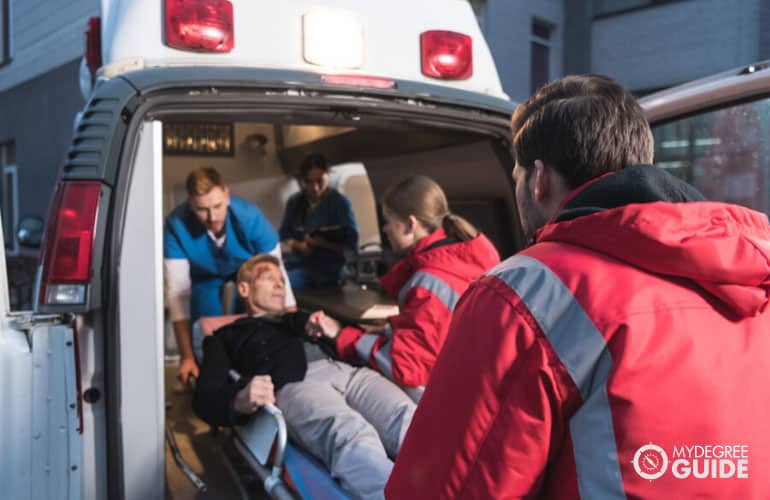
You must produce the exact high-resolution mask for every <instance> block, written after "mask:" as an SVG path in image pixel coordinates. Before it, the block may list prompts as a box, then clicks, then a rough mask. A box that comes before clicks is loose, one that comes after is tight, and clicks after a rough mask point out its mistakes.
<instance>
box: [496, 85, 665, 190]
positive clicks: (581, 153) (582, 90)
mask: <svg viewBox="0 0 770 500" xmlns="http://www.w3.org/2000/svg"><path fill="white" fill-rule="evenodd" d="M511 131H512V132H513V148H514V153H515V155H516V161H517V163H518V164H519V165H521V166H522V167H525V168H527V169H528V170H529V169H530V168H531V167H532V166H533V165H534V163H535V160H542V161H543V162H545V163H547V164H549V165H551V166H553V167H554V168H555V169H556V170H557V171H558V172H559V173H560V174H561V175H562V176H563V177H564V179H565V180H566V182H567V184H568V185H569V186H570V187H571V188H575V187H577V186H579V185H581V184H583V183H585V182H588V181H589V180H591V179H594V178H596V177H599V176H601V175H603V174H606V173H608V172H614V171H616V170H621V169H623V168H626V167H630V166H632V165H637V164H640V163H651V162H652V157H653V139H652V131H651V130H650V125H649V123H648V122H647V119H646V118H645V117H644V113H643V112H642V108H641V107H640V106H639V103H638V102H637V101H636V98H635V97H634V96H633V94H631V93H630V92H629V91H628V90H626V89H625V88H623V86H622V85H620V84H619V83H617V82H615V81H613V80H612V79H610V78H608V77H606V76H602V75H575V76H567V77H565V78H562V79H560V80H556V81H555V82H552V83H549V84H547V85H545V86H543V87H541V88H540V89H538V90H537V92H535V94H534V95H533V96H531V97H530V98H529V99H527V100H526V101H525V102H523V103H522V104H520V105H519V107H518V108H516V111H515V112H514V113H513V118H512V119H511Z"/></svg>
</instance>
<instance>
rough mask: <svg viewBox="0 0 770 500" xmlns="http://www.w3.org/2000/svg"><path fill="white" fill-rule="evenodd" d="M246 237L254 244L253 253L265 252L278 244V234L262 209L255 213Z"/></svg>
mask: <svg viewBox="0 0 770 500" xmlns="http://www.w3.org/2000/svg"><path fill="white" fill-rule="evenodd" d="M248 237H249V240H250V241H251V244H252V245H253V246H254V249H255V252H254V253H267V252H270V251H272V250H273V249H274V248H275V247H276V245H278V234H277V233H276V232H275V229H273V226H272V225H271V224H270V221H268V220H267V218H266V217H265V215H264V214H263V213H262V211H259V213H257V214H255V217H254V220H253V221H252V224H251V229H250V231H249V236H248Z"/></svg>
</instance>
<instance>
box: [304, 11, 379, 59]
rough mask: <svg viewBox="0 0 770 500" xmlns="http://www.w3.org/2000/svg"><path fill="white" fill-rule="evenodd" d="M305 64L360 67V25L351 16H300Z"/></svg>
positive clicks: (317, 13) (316, 13)
mask: <svg viewBox="0 0 770 500" xmlns="http://www.w3.org/2000/svg"><path fill="white" fill-rule="evenodd" d="M302 34H303V57H304V58H305V61H307V62H309V63H311V64H317V65H319V66H327V67H330V68H360V67H361V66H362V65H363V63H364V32H363V26H362V25H361V23H360V22H359V21H358V19H356V18H355V17H354V16H353V15H352V14H348V13H346V12H343V11H333V10H318V11H312V12H308V13H307V14H305V15H304V16H302Z"/></svg>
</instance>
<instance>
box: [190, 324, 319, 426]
mask: <svg viewBox="0 0 770 500" xmlns="http://www.w3.org/2000/svg"><path fill="white" fill-rule="evenodd" d="M307 320H308V314H307V313H303V312H295V313H287V314H284V315H283V316H273V315H263V316H257V317H253V318H252V317H249V318H241V319H239V320H237V321H234V322H232V323H230V324H228V325H225V326H223V327H222V328H219V329H218V330H216V331H215V332H214V334H213V335H211V336H209V337H206V338H205V339H204V340H203V364H202V365H201V368H200V375H199V377H198V382H197V385H196V388H195V394H194V396H193V410H194V411H195V413H196V414H197V415H198V416H199V417H200V418H202V419H203V420H205V421H206V422H208V423H209V424H211V425H226V426H230V425H233V424H242V423H244V422H245V421H246V420H247V419H248V415H240V414H238V413H237V412H236V411H235V410H234V409H233V401H234V400H235V395H236V394H237V393H238V391H239V390H241V389H242V388H243V387H245V386H246V385H248V383H249V382H250V381H251V379H252V377H254V376H255V375H270V376H271V377H272V379H273V386H274V388H275V391H276V392H277V391H278V390H279V389H280V388H281V387H283V386H284V385H286V384H288V383H291V382H299V381H300V380H302V379H304V378H305V372H306V371H307V357H306V355H305V342H311V343H314V344H318V345H319V346H320V347H321V349H322V350H323V351H324V352H325V353H327V354H328V355H329V357H333V356H334V349H333V347H331V346H329V345H327V344H326V343H324V342H320V341H319V342H316V341H314V340H312V339H310V338H309V337H307V336H306V335H305V323H307ZM231 369H232V370H235V371H236V372H238V373H239V374H240V375H241V379H240V380H239V381H238V382H235V381H234V380H233V379H232V378H231V377H230V375H229V371H230V370H231Z"/></svg>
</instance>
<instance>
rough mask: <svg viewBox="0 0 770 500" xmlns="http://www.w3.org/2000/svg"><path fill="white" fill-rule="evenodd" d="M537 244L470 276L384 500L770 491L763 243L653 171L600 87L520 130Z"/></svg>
mask: <svg viewBox="0 0 770 500" xmlns="http://www.w3.org/2000/svg"><path fill="white" fill-rule="evenodd" d="M512 131H513V143H514V151H515V154H516V166H515V168H514V170H513V178H514V181H515V184H516V197H517V204H518V208H519V215H520V218H521V221H522V224H523V226H524V228H525V230H526V231H527V232H528V234H530V235H532V236H533V237H534V244H533V245H532V246H530V247H529V248H527V249H526V250H524V251H523V252H521V253H519V254H517V255H515V256H513V257H511V258H509V259H507V260H506V261H504V262H503V263H501V264H500V265H499V266H497V267H496V268H495V269H493V270H492V271H490V272H489V273H487V275H486V276H485V277H483V278H482V279H480V280H479V281H477V282H475V283H474V284H473V285H471V287H470V288H469V289H468V291H467V292H466V293H465V294H464V296H463V297H462V299H461V300H460V302H459V304H458V306H457V309H456V310H455V316H454V320H453V322H452V325H451V328H450V332H449V334H448V337H447V341H446V344H445V346H444V350H443V351H442V354H441V356H440V358H439V360H438V362H437V363H436V366H435V367H434V369H433V373H432V374H431V380H430V384H429V385H428V387H427V390H426V391H425V395H424V397H423V399H422V401H421V402H420V405H419V406H418V409H417V412H416V413H415V416H414V418H413V420H412V425H411V427H410V429H409V431H408V432H407V436H406V440H405V441H404V443H403V446H402V448H401V452H400V454H399V456H398V460H397V462H396V465H395V467H394V470H393V473H392V475H391V477H390V480H389V482H388V486H387V488H386V496H387V497H388V498H393V499H408V498H520V497H526V498H558V499H565V498H584V499H605V498H613V499H614V498H696V497H697V498H705V497H709V498H747V499H748V498H770V481H768V479H767V471H768V470H770V432H768V429H767V414H768V412H770V384H768V383H767V373H768V361H767V358H768V353H770V313H769V312H768V310H767V309H768V307H767V303H768V290H769V289H770V278H769V276H770V231H769V230H768V220H767V217H766V216H765V215H764V214H761V213H757V212H754V211H752V210H749V209H747V208H744V207H740V206H735V205H729V204H726V203H716V202H707V201H704V199H703V197H702V196H701V195H700V194H699V193H698V192H697V191H696V190H695V189H694V188H692V187H691V186H689V185H688V184H685V183H684V182H682V181H679V180H677V179H676V178H674V177H672V176H670V175H668V174H667V173H666V172H664V171H663V170H661V169H658V168H656V167H653V166H651V165H649V163H650V162H651V161H652V153H653V139H652V134H651V132H650V129H649V125H648V124H647V122H646V120H645V118H644V115H643V114H642V111H641V109H640V108H639V106H638V104H637V103H636V101H635V100H634V98H633V96H632V95H631V94H630V93H628V92H627V91H626V90H625V89H623V88H622V87H621V86H619V85H618V84H616V83H615V82H613V81H611V80H609V79H607V78H604V77H599V76H592V75H589V76H572V77H566V78H564V79H562V80H559V81H557V82H554V83H551V84H549V85H547V86H545V87H544V88H542V89H540V90H539V91H538V92H537V93H536V94H535V95H534V96H532V97H531V98H530V99H529V100H528V101H526V102H525V103H523V104H522V105H520V106H519V108H518V109H517V110H516V112H515V113H514V115H513V120H512Z"/></svg>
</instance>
